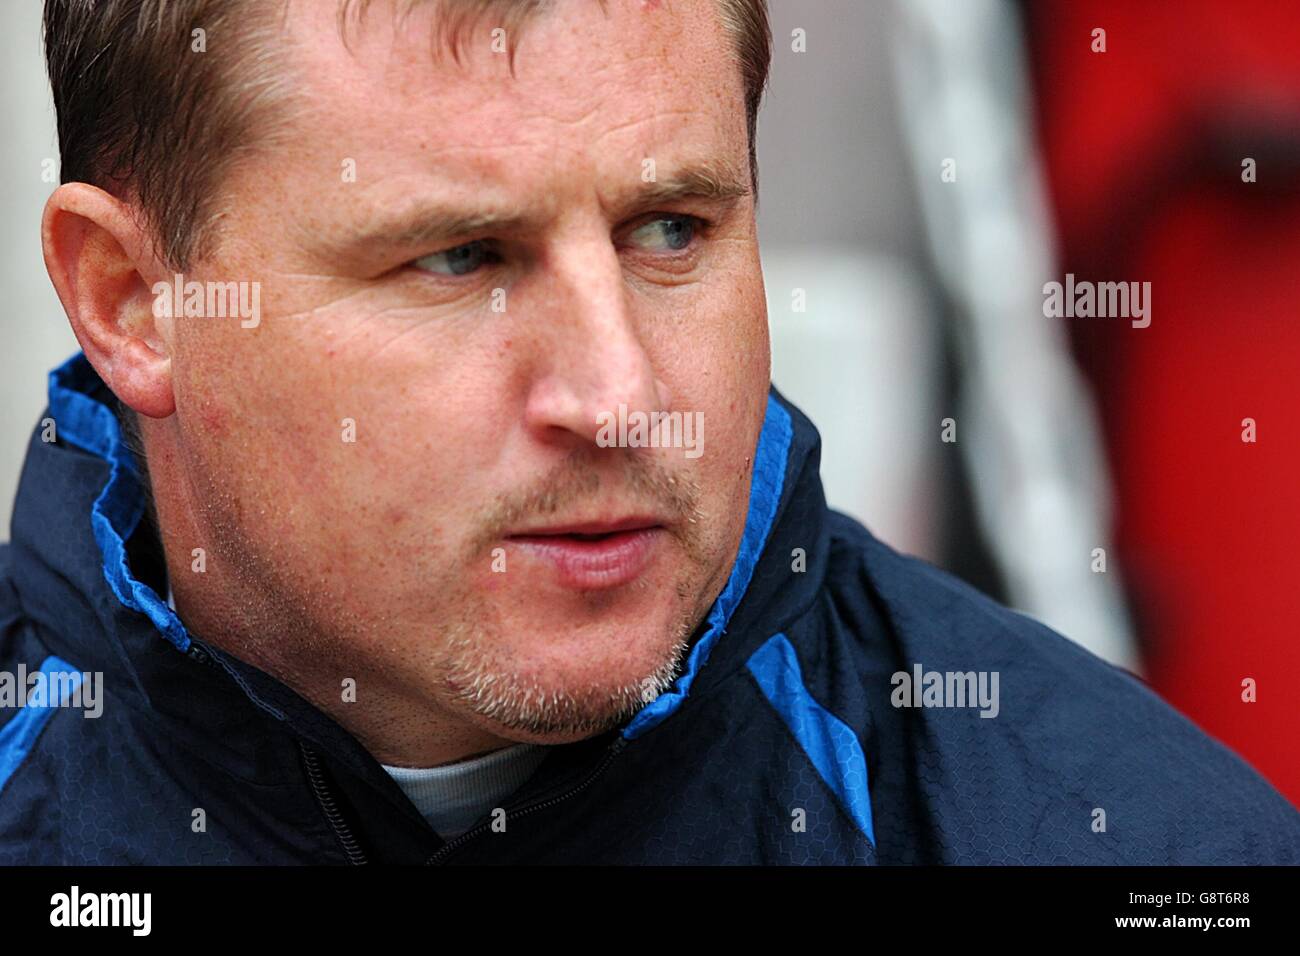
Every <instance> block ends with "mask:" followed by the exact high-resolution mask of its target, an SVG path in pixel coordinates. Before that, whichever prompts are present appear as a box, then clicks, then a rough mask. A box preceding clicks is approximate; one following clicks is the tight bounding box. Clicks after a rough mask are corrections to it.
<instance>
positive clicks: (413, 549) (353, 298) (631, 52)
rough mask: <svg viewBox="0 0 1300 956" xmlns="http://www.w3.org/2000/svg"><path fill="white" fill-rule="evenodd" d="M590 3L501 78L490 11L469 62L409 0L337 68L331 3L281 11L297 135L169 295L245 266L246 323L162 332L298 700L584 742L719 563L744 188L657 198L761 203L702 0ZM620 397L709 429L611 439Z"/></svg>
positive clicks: (662, 652)
mask: <svg viewBox="0 0 1300 956" xmlns="http://www.w3.org/2000/svg"><path fill="white" fill-rule="evenodd" d="M607 6H608V12H607V13H603V12H602V10H601V5H600V4H598V3H596V2H594V0H566V2H561V3H558V4H557V5H556V7H555V8H554V9H553V10H552V11H551V12H548V13H543V14H541V15H540V16H538V17H537V18H536V19H535V20H533V21H531V22H530V23H529V24H528V25H527V27H526V29H525V31H524V33H523V35H522V36H521V37H520V38H518V39H519V46H518V50H517V54H516V58H515V64H514V66H515V70H514V74H515V75H514V76H513V77H512V76H511V74H510V71H509V69H508V65H507V57H506V55H505V54H504V53H496V52H494V51H493V49H492V46H491V39H492V38H491V36H490V32H489V31H490V27H491V24H488V23H486V22H485V23H483V24H480V29H478V30H477V31H475V32H473V33H472V34H470V37H469V42H468V43H467V44H466V49H465V53H466V55H465V56H463V57H462V58H461V59H462V62H461V63H460V64H457V63H456V62H455V61H454V60H453V58H452V57H451V56H449V55H447V54H446V53H445V52H444V53H443V55H442V56H441V57H435V55H434V52H435V48H436V47H437V45H438V41H436V40H434V39H432V34H431V29H430V27H431V24H432V22H433V21H432V19H431V18H430V16H429V14H428V11H427V10H421V8H419V7H417V8H416V11H415V12H414V13H412V14H411V15H410V16H409V17H407V18H405V19H401V18H395V17H394V16H393V11H392V9H391V8H390V7H388V6H386V5H385V4H383V3H375V4H373V5H372V6H371V8H370V11H369V13H368V15H367V17H366V19H365V21H364V23H363V24H361V25H360V26H357V27H354V28H353V29H351V30H350V31H349V33H348V40H349V46H350V49H349V47H345V46H344V43H343V41H342V39H341V38H340V35H339V30H338V21H337V18H336V16H337V9H336V5H335V4H334V3H321V2H319V0H301V2H294V3H291V4H290V7H289V12H288V19H287V21H286V22H287V24H288V26H289V29H288V30H287V31H286V36H288V37H291V38H292V40H291V41H290V44H289V46H288V48H287V49H285V50H283V51H282V53H283V61H282V64H281V66H282V68H283V69H284V71H285V74H286V79H287V81H288V82H290V83H292V84H293V86H294V87H295V89H296V90H297V91H298V94H299V99H300V101H301V103H300V106H301V108H300V109H297V110H290V111H287V112H286V113H285V114H284V123H285V126H284V128H283V129H282V130H281V131H280V132H281V133H282V134H287V135H285V140H286V141H287V143H288V144H289V145H288V146H287V147H286V148H284V149H283V150H280V151H279V152H275V153H271V154H268V155H264V156H261V157H259V158H257V159H256V160H252V161H250V162H248V163H246V164H244V165H243V166H242V167H241V168H240V169H239V170H238V171H237V172H236V173H235V174H234V175H233V177H231V178H230V179H228V180H227V182H226V183H225V184H224V185H223V192H224V194H225V196H226V200H227V203H226V206H227V208H228V209H229V210H230V212H229V214H228V215H227V217H226V219H225V221H224V226H223V234H222V235H223V238H222V241H221V243H220V244H219V246H218V247H217V248H216V250H215V252H214V254H213V255H212V256H211V257H210V258H209V260H208V261H206V262H204V263H200V264H198V265H196V267H195V268H194V269H193V270H191V273H190V274H188V275H186V279H198V280H200V281H204V280H213V281H240V280H248V281H254V280H255V281H260V282H261V316H260V322H259V323H258V325H257V326H256V327H254V328H245V327H242V326H241V323H240V322H239V321H238V320H221V319H181V320H177V322H176V324H175V344H174V350H173V363H172V366H173V375H174V386H173V387H174V392H175V396H176V402H177V410H178V426H179V428H180V429H181V431H180V434H181V441H180V446H179V449H178V459H179V462H180V465H181V470H182V471H183V473H184V474H185V475H186V480H187V481H188V482H189V483H190V487H191V491H192V498H193V500H194V501H195V502H196V509H197V521H198V525H199V527H200V529H201V530H202V531H203V532H205V533H206V534H207V535H209V536H210V539H211V540H213V541H215V542H218V543H219V545H220V547H219V548H218V551H219V552H220V555H221V557H220V560H223V561H225V562H227V564H228V565H229V566H230V567H232V568H233V569H234V573H235V574H237V576H238V578H239V581H240V582H241V588H242V589H243V592H242V594H241V595H238V596H236V599H235V601H236V604H237V606H236V608H234V610H233V614H234V615H235V616H238V617H240V618H241V619H242V621H243V622H244V625H243V626H244V628H245V630H246V631H249V632H255V639H256V640H257V641H259V642H262V644H261V652H260V653H259V655H258V656H259V657H265V658H266V659H271V660H281V661H284V660H289V661H292V662H293V663H292V665H291V668H290V669H292V670H293V671H294V672H295V673H298V674H300V675H303V676H304V679H305V680H306V682H307V683H311V682H313V681H315V682H317V684H318V685H319V686H333V687H336V688H337V687H338V686H339V681H340V680H342V679H344V678H348V677H352V678H355V679H356V680H357V685H358V698H359V699H360V698H361V697H362V696H363V695H368V696H369V697H370V699H371V700H375V699H380V698H382V699H384V700H385V701H387V702H388V703H390V704H391V703H394V702H404V703H408V704H411V705H414V706H416V707H423V708H425V709H433V710H436V711H438V712H440V713H442V714H444V715H445V716H447V717H448V718H451V719H454V720H459V721H463V722H465V723H467V724H469V725H472V726H474V727H477V728H479V729H480V730H484V731H487V732H489V733H492V734H496V735H499V736H503V737H507V738H509V739H517V740H539V741H543V742H561V741H563V740H567V739H576V738H579V737H582V736H587V735H590V734H591V733H594V732H596V731H597V730H598V729H603V728H606V727H609V726H612V725H613V724H614V723H616V722H617V720H618V719H619V718H620V717H622V716H625V715H626V714H627V713H628V712H630V711H631V710H633V709H635V706H637V705H638V704H639V703H641V702H642V700H643V696H644V695H645V693H646V691H647V690H648V689H649V690H652V691H657V690H658V689H660V688H661V687H662V686H663V684H664V682H666V681H667V680H668V679H670V678H671V676H672V672H673V667H674V664H675V663H676V660H677V657H678V654H679V653H680V650H681V644H682V642H683V641H684V640H686V639H687V638H688V637H689V635H690V631H691V630H692V628H693V626H694V625H695V624H696V623H697V622H698V621H699V619H700V617H701V615H702V614H703V613H704V612H705V611H706V610H707V608H708V606H709V604H710V603H711V601H712V600H713V598H714V597H715V596H716V594H717V592H718V591H719V589H720V588H721V586H722V583H723V582H724V580H725V577H726V574H727V572H728V571H729V569H730V565H731V562H732V561H733V559H734V556H735V553H736V548H737V545H738V541H739V536H740V533H741V529H742V527H743V524H744V518H745V511H746V505H747V498H748V491H749V475H750V469H751V460H752V454H753V451H754V446H755V442H756V439H757V434H758V430H759V428H760V425H761V421H762V416H763V410H764V407H765V396H766V388H767V382H768V374H769V358H768V342H767V327H766V312H765V307H764V298H763V287H762V277H761V273H760V269H759V259H758V249H757V245H756V237H755V224H754V205H753V197H752V196H751V195H748V194H745V195H740V196H729V195H726V193H727V192H728V190H726V189H723V190H722V191H721V194H720V195H715V196H709V195H696V194H693V193H695V192H698V191H699V190H698V189H697V190H684V191H683V190H676V189H672V188H670V187H673V186H674V185H675V184H677V183H678V182H679V180H681V179H682V178H683V177H684V178H685V179H686V180H687V181H689V182H697V181H698V180H699V179H700V177H699V176H696V177H694V178H692V177H690V176H688V175H687V173H688V172H690V171H692V170H694V171H699V170H701V169H703V170H705V171H708V172H710V173H711V174H712V176H713V178H714V179H715V180H716V181H719V182H721V183H722V185H724V186H726V185H737V184H738V185H740V186H741V187H747V186H748V177H749V171H748V159H747V156H748V141H747V137H746V127H745V111H744V101H743V90H742V85H741V78H740V74H739V70H738V69H737V67H736V65H735V60H734V56H733V53H732V50H731V47H730V44H729V41H728V39H727V38H726V36H725V35H724V34H723V32H722V28H721V25H720V24H719V22H718V21H717V17H716V13H715V11H714V8H713V6H712V4H709V3H698V4H677V5H675V6H674V7H673V8H672V9H671V10H668V9H664V8H662V7H658V6H657V5H655V4H642V3H637V2H623V0H611V2H610V3H608V5H607ZM209 55H211V54H209ZM353 173H355V175H353ZM705 178H706V179H707V177H705ZM733 180H734V182H733ZM457 223H458V224H457ZM620 405H624V406H626V410H627V413H628V414H629V415H630V414H631V413H632V412H636V411H640V412H652V411H672V412H680V413H682V415H683V418H684V419H690V421H691V423H692V424H695V423H697V422H698V421H699V420H700V418H701V417H702V420H703V422H704V432H703V437H704V441H703V444H702V446H699V445H697V447H696V449H694V450H692V449H690V448H682V447H676V448H672V447H669V448H664V447H605V446H604V444H602V442H601V441H600V440H599V439H600V434H601V423H602V421H604V420H603V419H602V418H601V416H602V415H612V416H615V417H617V415H618V413H619V406H620ZM606 434H609V433H608V431H607V432H606ZM614 435H615V437H616V435H617V431H616V430H615V432H614ZM666 435H667V433H666V432H665V436H666ZM696 437H697V438H698V437H699V436H698V435H697V436H696ZM665 440H667V438H666V437H665ZM699 447H702V449H703V453H702V454H698V456H696V455H697V452H698V448H699ZM688 452H689V454H688ZM187 552H188V548H187V549H186V552H182V553H187ZM199 586H200V585H196V587H199Z"/></svg>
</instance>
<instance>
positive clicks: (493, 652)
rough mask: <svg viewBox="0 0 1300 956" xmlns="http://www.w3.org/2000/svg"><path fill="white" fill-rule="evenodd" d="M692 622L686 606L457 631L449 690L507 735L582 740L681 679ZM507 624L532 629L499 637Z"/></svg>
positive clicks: (468, 711)
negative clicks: (683, 610) (651, 615)
mask: <svg viewBox="0 0 1300 956" xmlns="http://www.w3.org/2000/svg"><path fill="white" fill-rule="evenodd" d="M692 627H693V622H687V621H684V620H682V618H681V616H680V614H679V615H677V616H664V615H661V616H659V618H658V619H656V620H647V619H646V617H645V616H644V615H643V616H640V617H636V618H630V617H629V616H626V615H618V616H617V618H615V619H611V620H606V621H602V622H599V623H597V624H589V625H586V626H569V627H562V626H555V625H551V626H545V625H542V626H539V622H537V621H532V622H518V623H516V624H515V625H514V626H512V627H509V629H508V630H505V631H504V632H501V631H498V632H497V633H496V634H495V635H494V634H493V633H491V632H489V631H486V630H480V631H478V632H477V633H476V634H473V635H462V636H461V637H460V638H458V639H457V640H456V643H455V646H453V648H452V651H453V653H452V655H451V658H450V660H451V665H450V667H449V669H448V671H447V675H446V679H445V691H446V693H447V694H448V696H449V697H450V698H451V700H450V703H451V706H452V707H454V709H455V710H456V711H457V712H459V713H462V714H464V715H465V717H466V719H468V720H469V721H471V722H472V723H474V724H475V725H476V726H478V727H480V728H481V729H483V730H486V731H488V732H491V733H494V734H497V735H499V736H501V737H504V738H506V739H510V740H518V741H521V742H532V743H546V744H558V743H566V742H571V741H574V740H581V739H584V738H586V737H591V736H594V735H596V734H598V733H601V732H603V731H606V730H610V729H612V728H614V727H616V726H618V725H619V724H620V723H622V722H623V721H625V720H627V719H628V718H630V717H631V716H632V715H633V714H635V713H636V712H637V711H638V710H640V709H641V708H642V707H644V706H645V705H646V704H647V703H649V702H650V701H651V700H653V699H654V698H655V697H657V696H658V695H659V694H660V693H662V692H663V691H664V690H666V689H667V688H668V687H670V686H671V685H672V682H673V680H674V678H675V677H676V675H677V672H678V669H679V668H680V666H681V664H682V662H683V659H684V656H685V653H686V650H687V638H688V637H689V635H690V632H691V629H692ZM502 633H507V634H511V635H526V637H524V638H523V639H522V641H521V640H520V639H519V638H516V637H512V638H510V639H507V640H505V641H501V640H497V639H494V638H496V637H499V635H500V634H502Z"/></svg>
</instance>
